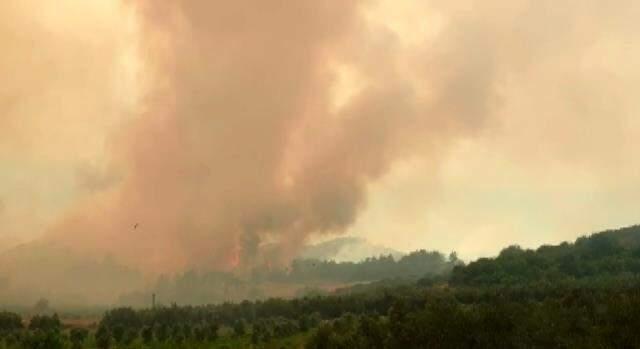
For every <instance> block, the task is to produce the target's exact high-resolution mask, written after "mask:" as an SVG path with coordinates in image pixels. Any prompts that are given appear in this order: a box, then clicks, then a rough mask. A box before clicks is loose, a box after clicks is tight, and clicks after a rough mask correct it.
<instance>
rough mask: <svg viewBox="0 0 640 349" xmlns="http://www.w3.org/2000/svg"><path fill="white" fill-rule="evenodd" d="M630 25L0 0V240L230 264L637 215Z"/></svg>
mask: <svg viewBox="0 0 640 349" xmlns="http://www.w3.org/2000/svg"><path fill="white" fill-rule="evenodd" d="M638 18H640V3H638V2H637V1H632V0H618V1H614V2H604V1H601V0H560V1H558V0H553V1H552V0H477V1H474V0H458V1H443V0H433V1H427V0H415V1H414V0H380V1H375V0H327V1H316V0H300V1H297V2H290V1H237V2H233V4H230V3H229V2H219V1H205V0H176V1H152V0H127V1H119V0H94V1H82V0H4V1H1V2H0V45H2V55H0V76H1V77H2V80H1V82H0V249H2V248H3V246H9V245H11V244H14V243H15V242H17V241H29V240H32V239H35V238H46V239H53V240H55V241H61V242H64V243H68V244H71V245H74V246H76V247H78V248H79V249H87V250H89V251H104V252H105V253H114V251H115V252H116V255H119V254H121V257H122V258H123V260H125V261H131V262H135V263H138V264H140V265H141V266H142V267H147V268H164V267H165V266H166V265H167V264H170V263H172V262H174V261H175V265H176V266H178V267H181V266H186V265H190V264H211V265H215V266H221V267H225V268H226V267H229V266H235V265H237V264H238V263H241V262H243V261H246V262H247V263H253V262H255V261H257V259H256V260H254V256H258V257H255V258H259V260H260V261H261V260H264V259H267V260H269V259H277V260H280V259H286V258H287V257H288V256H291V255H292V254H294V253H295V251H296V250H297V249H298V248H299V246H300V245H301V244H303V243H305V241H308V240H309V239H311V240H313V239H317V238H318V237H326V236H331V235H333V234H353V235H358V236H364V237H366V238H368V239H370V240H371V241H372V242H374V243H377V244H382V245H385V246H389V247H392V248H396V249H401V250H411V249H416V248H433V249H441V250H445V251H449V250H456V251H458V252H459V254H460V255H461V256H462V257H465V258H471V257H477V256H481V255H490V254H494V253H496V252H497V251H499V249H500V248H502V247H504V246H505V245H509V244H513V243H517V244H521V245H523V246H527V247H529V246H531V247H533V246H537V245H540V244H543V243H555V242H559V241H562V240H570V239H574V238H575V237H576V236H578V235H582V234H585V233H589V232H593V231H597V230H600V229H603V228H609V227H617V226H623V225H630V224H634V223H640V216H639V214H638V213H639V212H640V201H639V200H638V199H637V198H638V197H640V157H639V156H637V152H638V149H640V116H639V115H638V112H639V111H640V98H638V84H639V83H640V65H639V64H638V62H640V25H638V24H637V23H638V21H637V19H638ZM135 223H139V224H140V228H136V229H133V228H132V227H133V225H134V224H135ZM274 245H275V246H276V247H273V246H274ZM265 246H271V247H269V248H267V247H265ZM141 251H144V260H140V257H141V256H140V254H141Z"/></svg>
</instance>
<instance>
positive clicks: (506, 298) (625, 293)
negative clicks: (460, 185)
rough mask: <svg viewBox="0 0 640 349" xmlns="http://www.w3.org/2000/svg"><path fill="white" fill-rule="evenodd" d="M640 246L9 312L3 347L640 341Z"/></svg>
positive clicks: (514, 255) (629, 231)
mask: <svg viewBox="0 0 640 349" xmlns="http://www.w3.org/2000/svg"><path fill="white" fill-rule="evenodd" d="M639 242H640V227H631V228H626V229H622V230H618V231H607V232H603V233H598V234H594V235H591V236H589V237H582V238H579V239H578V240H576V241H575V242H574V243H563V244H560V245H557V246H542V247H540V248H538V249H536V250H525V249H521V248H519V247H516V246H511V247H508V248H505V249H504V250H503V251H502V252H501V253H500V254H499V256H497V257H496V258H491V259H480V260H477V261H475V262H472V263H469V264H468V265H463V264H461V263H460V262H459V261H457V258H455V255H452V256H451V257H449V258H447V259H444V260H445V261H446V262H447V263H448V264H455V266H453V267H452V268H451V269H450V271H443V272H442V273H425V274H424V275H423V276H422V277H421V278H419V279H418V280H415V279H408V278H407V279H397V278H387V279H385V280H379V281H376V282H370V283H362V284H359V285H356V286H350V287H345V288H343V289H341V290H339V291H336V292H333V293H331V294H329V295H314V296H304V297H299V298H295V299H289V300H286V299H279V298H271V299H265V300H256V301H243V302H238V303H219V304H209V305H199V306H178V305H175V304H173V305H168V306H157V307H154V308H140V309H133V308H128V307H123V308H117V309H113V310H110V311H107V312H106V313H105V314H104V316H103V317H102V318H101V320H100V321H99V323H96V324H95V325H94V326H74V325H70V324H64V321H61V320H60V319H59V317H58V316H57V315H55V314H54V315H42V316H34V317H31V318H30V319H27V318H24V319H23V318H21V316H20V315H19V314H15V313H9V312H5V313H0V337H1V338H2V340H0V343H2V344H0V348H3V349H4V348H10V349H18V348H25V349H26V348H51V349H57V348H303V347H304V348H313V349H316V348H317V349H321V348H350V349H354V348H355V349H358V348H638V347H640V333H639V332H638V331H637V328H638V327H639V326H640V267H639V266H640V249H639V248H640V244H639ZM419 254H423V253H422V252H420V253H419ZM426 254H428V253H426ZM377 260H378V262H377V263H379V260H380V259H377ZM454 260H455V262H454ZM327 263H328V262H327ZM407 263H408V262H407ZM409 264H410V263H409ZM407 268H408V269H411V268H410V267H407ZM411 270H413V269H411ZM414 271H415V270H414ZM288 275H289V276H288V277H294V276H295V275H297V274H295V273H289V274H288ZM348 275H362V274H348ZM379 275H385V274H384V272H380V274H379ZM295 277H305V276H304V275H300V276H295ZM350 277H353V276H350ZM368 280H369V279H368Z"/></svg>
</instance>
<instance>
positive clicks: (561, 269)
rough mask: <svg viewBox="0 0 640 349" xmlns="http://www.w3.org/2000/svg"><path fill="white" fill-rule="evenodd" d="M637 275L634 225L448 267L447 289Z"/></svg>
mask: <svg viewBox="0 0 640 349" xmlns="http://www.w3.org/2000/svg"><path fill="white" fill-rule="evenodd" d="M639 273H640V226H633V227H629V228H624V229H620V230H610V231H605V232H602V233H597V234H593V235H591V236H589V237H581V238H579V239H577V240H576V241H575V242H574V243H567V242H565V243H562V244H560V245H557V246H541V247H539V248H538V249H536V250H525V249H522V248H520V247H518V246H511V247H508V248H505V249H504V250H502V252H500V255H499V256H498V257H496V258H482V259H479V260H477V261H475V262H472V263H469V265H466V266H458V267H456V268H454V270H453V273H452V275H451V284H452V285H464V286H481V285H485V286H489V285H517V284H528V283H551V282H559V281H563V282H573V281H574V282H589V283H594V282H598V281H601V282H608V281H611V280H615V279H619V278H627V277H632V276H637V275H638V274H639Z"/></svg>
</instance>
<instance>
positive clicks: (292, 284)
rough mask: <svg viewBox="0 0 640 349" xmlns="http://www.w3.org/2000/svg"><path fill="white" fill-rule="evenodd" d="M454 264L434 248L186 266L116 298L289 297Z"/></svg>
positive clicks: (438, 272) (443, 271) (137, 301)
mask: <svg viewBox="0 0 640 349" xmlns="http://www.w3.org/2000/svg"><path fill="white" fill-rule="evenodd" d="M458 264H462V262H461V261H460V260H459V259H458V258H457V256H456V254H455V253H451V254H450V255H449V256H445V255H444V254H442V253H440V252H436V251H425V250H420V251H415V252H412V253H410V254H408V255H406V256H403V257H401V258H399V259H396V258H394V257H393V256H391V255H388V256H380V257H371V258H367V259H365V260H362V261H360V262H335V261H326V260H319V259H298V260H294V261H293V262H292V263H291V265H290V266H288V267H286V268H275V269H274V268H266V267H257V268H255V269H254V270H253V271H252V272H251V273H250V274H249V275H246V276H244V277H241V276H237V275H234V274H231V273H222V272H196V271H188V272H185V273H182V274H179V275H176V276H175V277H173V278H169V277H161V278H160V279H159V280H158V282H157V283H156V285H155V286H154V287H153V288H152V289H151V290H147V291H144V292H136V293H131V294H126V295H123V296H122V297H121V300H120V301H121V303H122V304H127V305H145V304H148V302H149V299H150V295H151V293H155V294H156V295H157V296H158V299H159V300H160V301H161V302H164V303H165V304H166V303H172V302H177V303H178V304H186V303H188V304H208V303H217V302H221V301H241V300H244V299H261V298H266V297H288V296H294V295H304V294H306V293H313V292H324V291H323V290H327V289H335V288H339V287H345V286H348V285H350V284H353V283H357V282H371V281H379V280H385V279H403V280H407V281H411V282H413V281H416V280H418V279H420V278H424V277H436V276H437V277H446V275H448V274H449V273H450V272H451V270H452V269H453V267H454V266H456V265H458ZM301 292H302V293H301Z"/></svg>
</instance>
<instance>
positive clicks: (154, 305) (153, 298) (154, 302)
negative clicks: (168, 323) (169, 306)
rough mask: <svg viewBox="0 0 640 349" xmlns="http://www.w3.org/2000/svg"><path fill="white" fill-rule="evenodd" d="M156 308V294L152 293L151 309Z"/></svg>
mask: <svg viewBox="0 0 640 349" xmlns="http://www.w3.org/2000/svg"><path fill="white" fill-rule="evenodd" d="M155 308H156V294H155V293H152V294H151V309H155Z"/></svg>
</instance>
